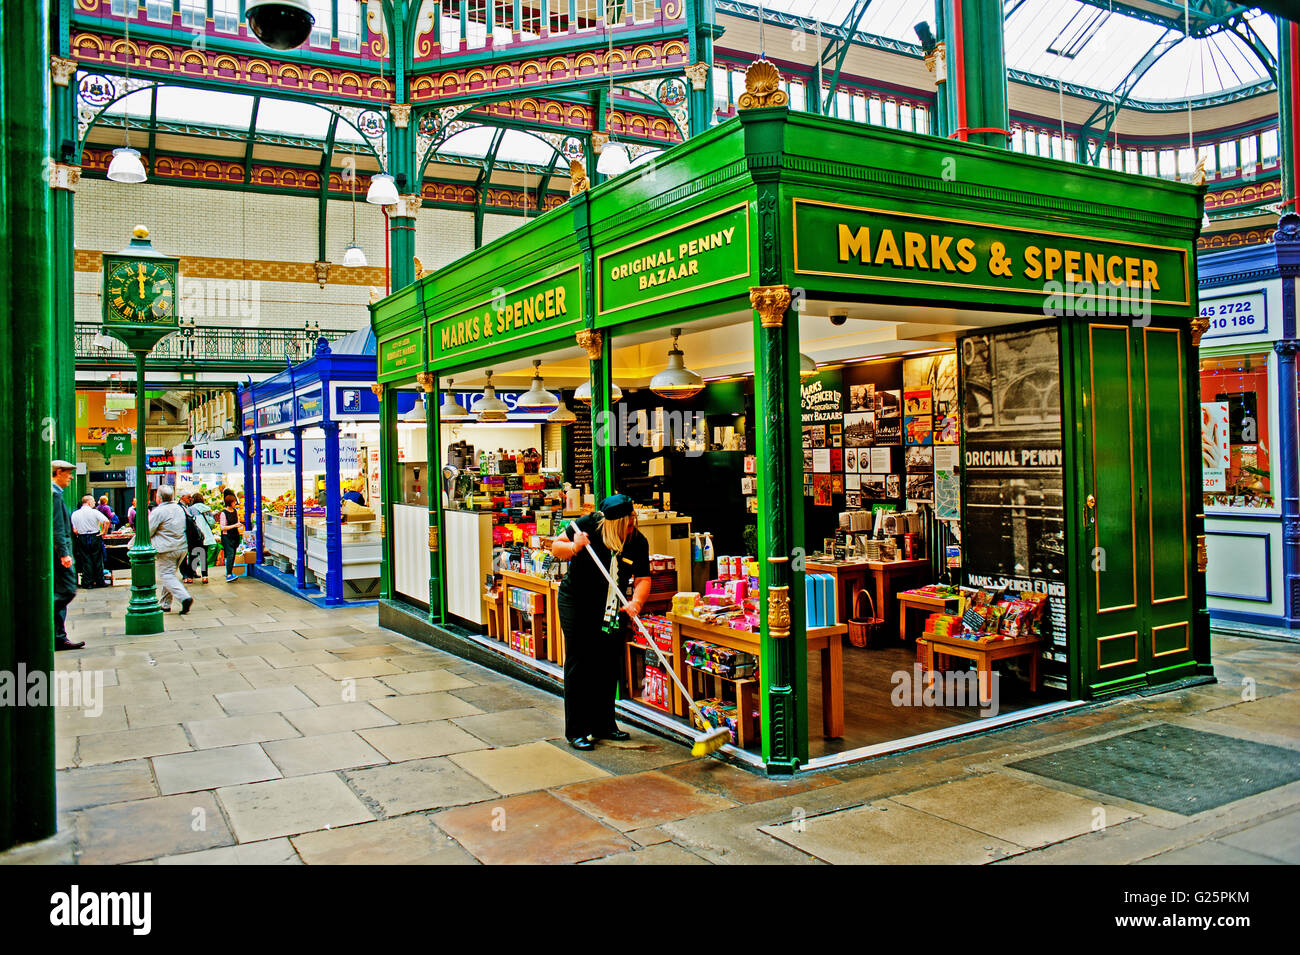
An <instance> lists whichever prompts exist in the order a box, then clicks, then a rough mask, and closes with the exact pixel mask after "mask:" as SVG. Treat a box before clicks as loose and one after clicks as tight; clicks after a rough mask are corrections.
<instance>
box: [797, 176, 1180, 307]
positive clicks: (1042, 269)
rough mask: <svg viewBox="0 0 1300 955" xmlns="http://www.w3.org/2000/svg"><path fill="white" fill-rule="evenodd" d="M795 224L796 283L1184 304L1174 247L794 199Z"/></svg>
mask: <svg viewBox="0 0 1300 955" xmlns="http://www.w3.org/2000/svg"><path fill="white" fill-rule="evenodd" d="M793 215H794V271H795V273H796V274H799V275H827V276H836V277H841V278H851V279H865V280H869V281H873V282H896V283H900V284H901V285H906V284H915V285H932V286H933V285H938V286H946V287H953V288H967V289H980V290H985V291H993V292H1011V293H1018V294H1027V295H1039V296H1056V297H1059V298H1063V299H1072V300H1074V301H1080V300H1093V302H1094V305H1095V306H1097V307H1101V306H1102V305H1104V304H1106V303H1102V302H1097V301H1095V300H1099V299H1126V300H1127V299H1140V300H1142V301H1144V302H1146V303H1149V304H1157V305H1187V304H1189V302H1190V298H1189V294H1188V293H1189V288H1190V283H1189V275H1188V254H1187V251H1186V250H1185V249H1181V248H1177V247H1174V246H1162V245H1139V244H1136V243H1130V242H1121V241H1119V240H1115V239H1103V238H1097V237H1094V236H1082V235H1074V234H1070V233H1063V232H1042V231H1037V230H1032V229H1022V228H1019V227H1017V226H1009V225H999V224H997V223H991V222H971V221H966V220H960V219H942V218H937V217H933V216H921V215H912V214H909V213H903V212H894V211H891V210H887V209H871V208H865V207H860V206H847V205H838V204H835V203H828V202H819V201H815V200H809V199H795V200H794V212H793ZM899 294H907V293H906V292H905V291H902V290H901V289H900V292H899ZM1080 311H1081V312H1084V311H1088V310H1087V309H1085V308H1084V307H1082V306H1080Z"/></svg>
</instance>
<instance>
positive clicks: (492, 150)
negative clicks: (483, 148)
mask: <svg viewBox="0 0 1300 955" xmlns="http://www.w3.org/2000/svg"><path fill="white" fill-rule="evenodd" d="M505 136H506V131H505V127H500V128H498V129H497V131H496V132H495V133H494V134H493V136H492V145H491V146H489V147H488V151H487V155H486V156H484V157H483V168H482V169H480V170H479V174H478V176H477V178H475V180H474V191H475V192H477V193H478V201H477V202H475V203H474V248H476V249H477V248H478V247H479V246H481V245H482V244H483V207H484V205H485V204H486V195H487V184H488V183H490V182H491V181H492V166H493V165H494V164H495V163H496V161H497V150H499V149H500V148H501V141H502V140H503V139H505Z"/></svg>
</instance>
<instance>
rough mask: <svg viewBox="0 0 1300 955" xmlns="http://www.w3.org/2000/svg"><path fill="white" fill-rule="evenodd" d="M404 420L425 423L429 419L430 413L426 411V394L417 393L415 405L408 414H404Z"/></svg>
mask: <svg viewBox="0 0 1300 955" xmlns="http://www.w3.org/2000/svg"><path fill="white" fill-rule="evenodd" d="M402 420H403V421H406V422H410V423H412V424H424V423H425V422H426V421H427V420H428V415H426V414H425V411H424V396H423V395H417V396H416V398H415V405H414V406H413V407H412V408H411V410H410V411H408V412H407V413H406V414H404V415H402Z"/></svg>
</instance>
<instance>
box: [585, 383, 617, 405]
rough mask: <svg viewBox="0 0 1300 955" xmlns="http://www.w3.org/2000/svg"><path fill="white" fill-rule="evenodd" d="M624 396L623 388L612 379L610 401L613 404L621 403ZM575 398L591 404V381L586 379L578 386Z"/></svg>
mask: <svg viewBox="0 0 1300 955" xmlns="http://www.w3.org/2000/svg"><path fill="white" fill-rule="evenodd" d="M622 398H623V389H622V388H620V387H619V386H618V385H617V384H616V383H614V382H612V381H611V382H610V383H609V403H610V404H612V405H616V404H618V403H619V401H621V400H622ZM573 400H574V401H577V402H580V403H582V404H584V405H589V404H591V382H590V381H584V382H583V383H582V384H580V385H579V386H578V389H577V391H575V392H574V393H573Z"/></svg>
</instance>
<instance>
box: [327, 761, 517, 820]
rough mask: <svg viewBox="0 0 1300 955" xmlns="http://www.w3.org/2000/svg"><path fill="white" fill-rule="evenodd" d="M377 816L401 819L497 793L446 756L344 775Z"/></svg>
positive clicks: (480, 800) (459, 804) (490, 796)
mask: <svg viewBox="0 0 1300 955" xmlns="http://www.w3.org/2000/svg"><path fill="white" fill-rule="evenodd" d="M344 775H345V776H346V778H347V780H348V782H349V784H350V785H351V786H352V788H353V790H354V791H356V792H357V793H358V794H359V795H360V796H361V799H362V801H363V802H365V803H366V804H367V805H368V806H370V808H371V809H373V810H377V814H381V815H383V816H400V815H403V814H405V813H408V812H419V811H422V810H426V809H444V808H446V807H448V806H463V805H465V804H466V803H473V802H482V801H484V800H487V799H495V798H496V796H497V792H496V791H495V790H493V789H491V788H489V787H488V786H486V785H485V784H484V783H482V782H481V781H480V780H478V779H477V778H475V777H474V776H471V775H470V774H469V773H467V772H465V770H463V769H461V768H460V767H459V766H457V765H456V764H455V763H453V762H452V761H451V760H450V759H448V758H447V757H445V756H438V757H430V758H428V759H413V760H407V761H406V762H404V763H393V764H392V765H390V766H380V767H377V768H375V769H357V770H352V771H350V772H348V773H345V774H344Z"/></svg>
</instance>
